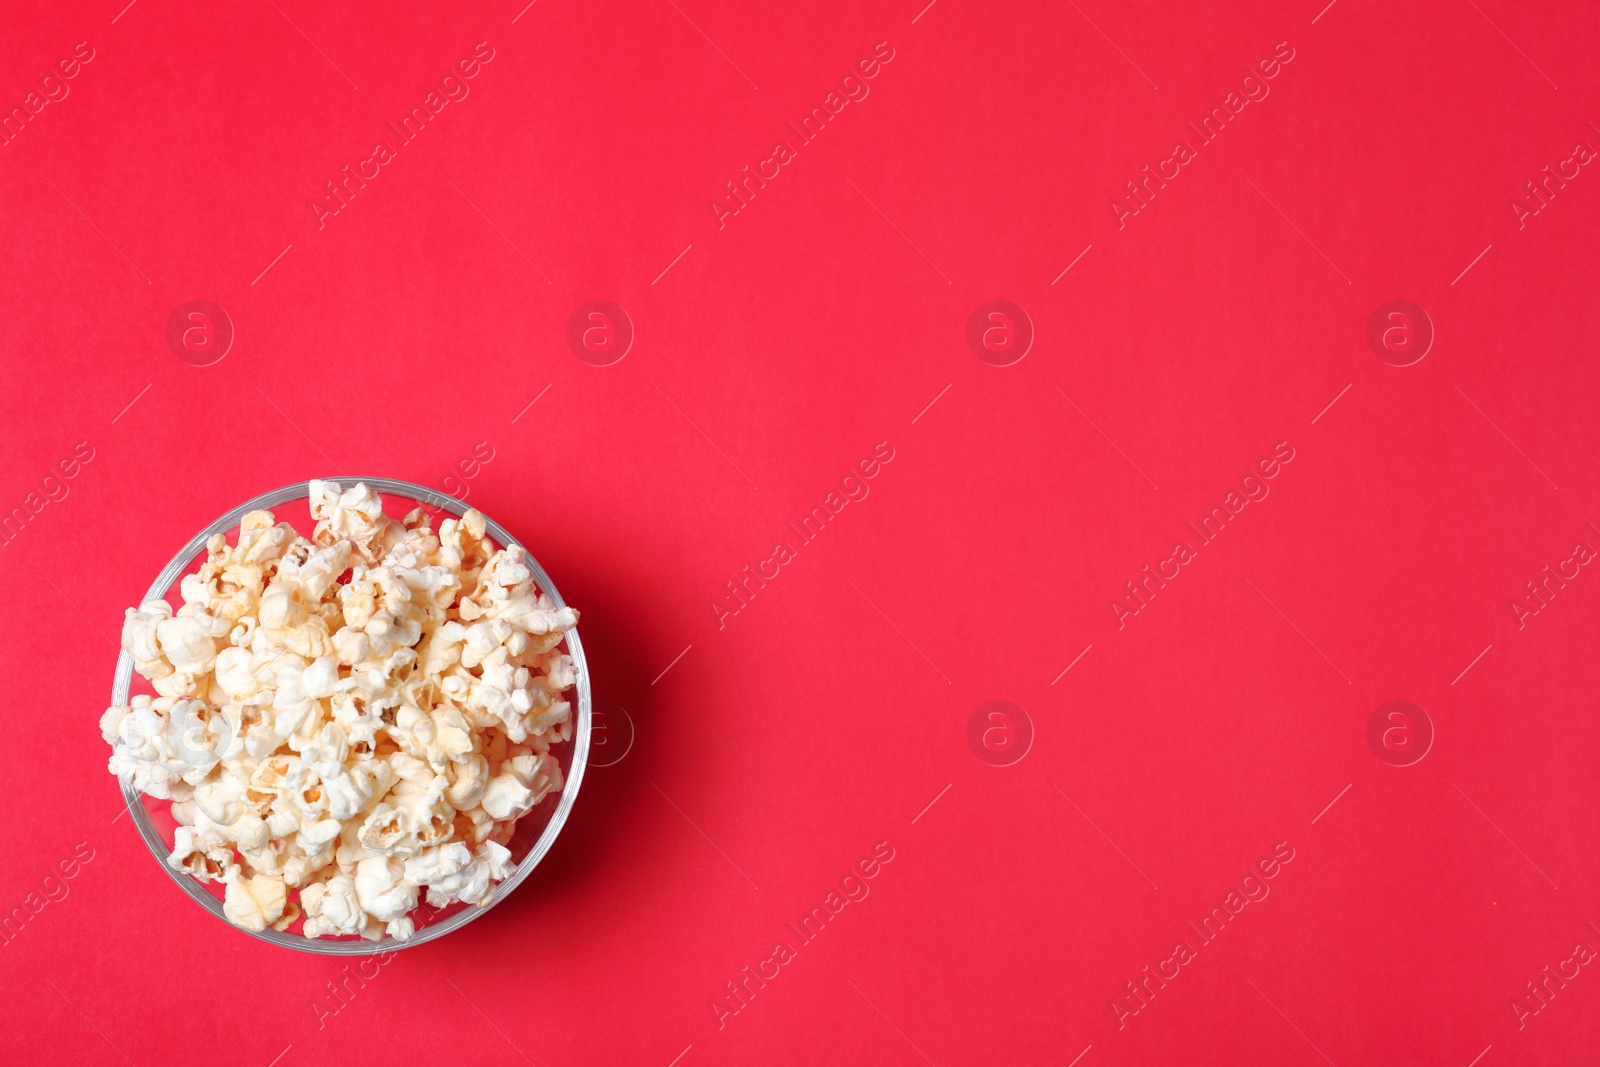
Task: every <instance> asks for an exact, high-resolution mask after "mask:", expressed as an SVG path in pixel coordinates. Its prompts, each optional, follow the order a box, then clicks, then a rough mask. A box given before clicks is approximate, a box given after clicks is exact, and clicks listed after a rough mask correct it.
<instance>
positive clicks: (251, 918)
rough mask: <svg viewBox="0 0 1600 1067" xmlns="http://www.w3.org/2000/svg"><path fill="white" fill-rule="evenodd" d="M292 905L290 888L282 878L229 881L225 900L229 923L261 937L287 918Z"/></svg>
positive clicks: (269, 876)
mask: <svg viewBox="0 0 1600 1067" xmlns="http://www.w3.org/2000/svg"><path fill="white" fill-rule="evenodd" d="M288 902H289V890H288V887H287V886H285V885H284V884H283V879H282V878H275V877H273V876H271V875H266V874H257V875H253V876H251V877H250V878H243V877H235V878H232V879H230V880H229V881H228V887H227V890H226V891H225V893H224V896H223V900H222V913H223V914H224V915H226V916H227V917H228V921H229V922H232V923H234V924H236V925H238V926H242V927H244V928H245V929H246V930H254V931H256V932H257V933H260V932H261V931H262V930H265V929H266V928H267V927H268V926H270V925H273V924H275V923H277V922H278V920H279V919H281V918H282V917H283V913H284V909H285V907H286V905H287V904H288Z"/></svg>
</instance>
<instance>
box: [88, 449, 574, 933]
mask: <svg viewBox="0 0 1600 1067" xmlns="http://www.w3.org/2000/svg"><path fill="white" fill-rule="evenodd" d="M322 480H324V481H332V482H337V483H339V484H340V485H343V486H346V487H348V486H351V485H354V484H355V483H356V482H365V483H366V485H367V486H368V487H369V488H371V489H372V490H373V491H374V492H378V493H387V494H389V495H391V496H398V497H404V498H405V499H407V500H414V501H416V502H417V503H419V504H426V505H428V506H429V507H433V508H438V509H439V510H441V511H448V512H449V513H451V514H452V515H455V516H457V517H459V516H461V515H464V514H466V513H467V511H468V506H467V505H466V504H464V503H462V502H461V501H460V500H457V499H456V498H455V497H452V496H446V495H445V494H443V493H441V492H439V491H437V490H435V489H430V488H428V487H427V486H425V485H417V484H416V483H415V482H405V481H400V480H398V479H395V478H364V477H359V476H356V475H337V476H335V477H332V478H325V479H322ZM310 495H311V487H310V479H307V480H306V481H303V482H296V483H295V484H293V485H286V486H284V487H283V488H281V489H274V490H273V491H272V492H270V493H263V494H261V495H260V496H258V497H255V498H254V499H252V500H247V501H245V502H244V503H243V504H240V505H239V506H238V507H236V508H233V509H231V510H229V511H228V512H226V513H224V514H223V515H221V516H219V517H218V518H217V519H216V520H215V521H214V522H212V523H211V524H209V525H208V526H206V527H205V529H203V530H201V531H200V532H199V533H197V534H195V535H194V536H193V537H191V538H190V539H189V540H188V542H187V543H185V544H184V546H183V547H182V548H180V549H179V550H178V552H177V554H176V555H174V556H173V557H172V560H171V562H169V563H168V564H167V565H166V566H165V567H163V568H162V570H161V573H160V574H158V575H156V580H155V581H154V582H153V583H152V584H151V586H150V589H149V591H148V592H146V593H145V595H144V598H143V600H141V601H140V602H141V603H143V602H144V601H147V600H156V599H163V598H165V597H166V595H167V593H168V592H170V591H171V589H172V586H173V583H174V582H176V581H177V580H178V578H179V577H180V576H181V575H182V574H183V573H184V572H185V571H186V570H188V568H189V565H190V563H192V562H193V561H194V559H195V557H196V556H197V555H199V553H200V550H201V549H203V548H204V547H205V543H206V541H207V540H209V539H210V538H211V536H212V535H213V534H218V533H227V532H228V531H230V530H232V529H233V528H234V527H235V526H237V525H238V524H239V520H240V519H242V518H244V516H245V515H247V514H248V513H250V512H252V511H257V510H260V509H262V508H270V507H275V506H277V505H279V504H286V503H288V502H289V501H291V500H299V499H303V498H307V497H309V496H310ZM485 519H486V522H485V526H486V528H487V530H488V533H489V536H490V537H491V538H493V539H494V542H495V544H496V545H498V546H499V547H501V548H505V547H507V546H510V545H516V546H518V547H520V548H522V549H523V551H524V552H527V546H526V545H523V544H522V542H521V541H519V540H517V539H516V538H515V537H513V536H512V535H511V533H510V532H509V531H508V530H506V528H505V527H503V526H501V525H500V524H499V523H497V522H495V521H494V520H493V519H489V518H487V516H486V517H485ZM527 564H528V569H529V570H531V571H532V572H533V577H534V581H535V583H536V584H537V585H538V587H539V590H540V591H541V592H543V593H544V594H545V595H547V596H549V597H550V599H551V600H553V601H555V604H556V606H557V607H558V608H559V607H565V606H566V601H564V600H562V599H561V594H560V593H559V592H557V591H556V587H555V583H554V582H552V581H551V580H550V576H549V575H548V574H546V573H545V570H544V568H543V567H542V566H540V565H539V561H538V560H536V559H535V558H534V557H533V554H532V553H531V552H529V553H527ZM566 645H567V651H568V653H569V654H570V655H571V656H572V662H573V666H574V667H575V669H576V671H577V676H578V684H577V687H576V688H577V691H578V699H577V702H576V708H577V720H576V723H575V728H574V730H573V735H572V740H573V745H572V765H571V767H570V768H568V769H567V770H566V771H565V774H564V776H563V777H564V779H565V780H564V782H563V784H562V787H561V795H560V798H559V799H558V800H557V802H556V808H555V811H554V812H553V813H552V814H551V816H550V821H549V822H548V823H547V824H546V825H545V828H544V832H543V833H541V834H540V835H539V840H538V841H536V842H534V845H533V848H532V849H531V850H530V851H529V852H528V854H527V855H526V856H524V857H523V858H522V860H521V861H520V862H519V863H518V864H517V869H516V870H515V871H513V872H512V874H511V875H510V877H508V878H506V879H505V880H504V881H502V882H500V883H498V884H497V885H496V886H495V887H494V895H493V896H492V897H491V898H490V901H489V903H488V904H487V905H485V906H483V907H481V908H480V907H472V906H468V907H466V908H463V909H461V910H460V911H457V912H455V913H454V914H452V915H449V916H447V917H445V918H443V919H441V920H439V921H438V922H436V923H430V924H429V925H427V926H424V927H423V928H422V929H420V930H418V931H417V932H416V934H415V936H413V937H412V938H410V939H409V940H406V941H398V940H396V939H394V938H392V937H389V936H387V935H386V936H384V937H383V938H381V939H379V940H377V941H368V940H366V939H365V938H359V939H353V940H329V939H325V938H318V937H305V936H303V935H301V934H291V933H288V932H286V931H279V930H274V929H272V928H271V927H270V926H269V927H267V928H266V929H265V930H262V931H260V932H257V931H255V930H247V929H245V928H244V927H242V926H236V925H234V924H233V923H232V922H230V921H229V920H228V917H227V916H226V915H225V914H224V913H223V910H222V901H221V900H219V899H218V898H216V897H214V896H212V895H211V894H210V893H209V892H207V891H206V889H205V887H204V886H203V885H201V884H200V883H199V882H197V881H196V880H195V879H194V878H193V877H191V876H190V875H189V874H188V873H187V872H184V871H176V870H173V869H172V867H170V866H168V864H167V856H168V854H169V853H170V852H171V847H170V846H169V845H168V844H167V843H166V841H165V840H164V839H163V838H162V836H161V831H160V830H159V829H158V828H157V827H156V825H155V822H154V820H152V819H151V817H150V812H149V811H148V810H147V809H146V808H145V806H144V803H143V801H142V800H141V799H140V798H141V797H142V796H143V794H141V793H140V792H139V791H138V790H137V789H135V788H133V786H132V785H131V784H129V783H128V782H121V783H120V784H121V786H122V798H123V802H124V803H125V804H126V805H127V807H128V811H129V812H130V813H131V814H132V816H133V822H134V825H135V826H137V827H138V828H139V835H140V836H141V837H142V838H144V843H145V844H146V845H147V846H149V848H150V853H151V855H153V856H154V857H155V858H156V862H157V863H158V864H159V866H160V867H161V869H162V870H163V871H165V872H166V873H167V875H168V877H170V878H171V879H172V880H173V881H174V882H175V883H177V885H178V886H179V887H180V888H181V889H182V890H183V891H184V892H185V893H187V894H188V895H189V897H190V898H191V899H193V900H194V901H195V902H196V903H198V904H199V905H200V906H202V907H203V908H205V909H206V910H207V911H209V912H210V913H211V914H213V915H215V916H216V917H217V918H218V919H219V920H221V921H222V922H224V923H227V925H228V928H229V929H231V930H236V931H238V932H240V933H244V934H249V935H250V936H251V937H254V938H256V939H258V940H260V941H266V942H269V943H271V944H274V945H281V946H282V947H284V948H291V949H296V950H298V951H300V952H311V953H315V954H318V955H324V956H371V955H375V954H377V953H380V952H394V951H398V950H400V949H406V948H416V947H417V946H419V945H425V944H427V943H428V942H430V941H437V940H438V939H439V938H441V937H443V936H445V935H446V934H448V933H452V932H453V931H456V930H459V929H461V927H463V926H465V925H467V923H469V922H472V921H473V920H474V919H477V918H480V917H481V916H483V915H484V914H485V913H487V912H488V911H489V910H490V909H491V908H493V907H494V906H495V905H496V904H499V903H500V902H501V901H502V900H504V899H505V898H506V897H508V896H510V895H511V893H512V891H513V890H515V889H516V888H517V886H519V885H521V884H522V881H523V879H525V878H527V877H528V875H529V874H531V873H532V872H533V869H534V868H535V867H537V866H538V865H539V863H540V861H541V860H543V859H544V857H545V854H546V853H548V852H549V851H550V848H551V846H553V845H554V844H555V841H556V836H557V835H558V834H560V833H561V828H562V826H564V825H565V824H566V821H567V816H568V815H569V814H570V813H571V811H572V806H573V804H574V803H576V801H577V797H578V787H579V786H580V785H582V784H583V771H584V768H585V767H586V766H587V765H588V762H589V730H590V721H591V714H592V709H591V700H590V690H589V666H588V663H587V661H586V660H585V659H584V655H583V642H582V641H581V640H579V638H578V631H577V629H576V628H573V629H571V630H569V631H567V634H566ZM132 684H133V657H132V656H131V655H129V653H128V651H127V650H126V649H124V650H122V651H121V652H119V653H118V654H117V673H116V677H115V679H114V680H113V682H112V685H111V703H112V705H113V706H126V705H127V703H128V693H129V690H130V688H131V686H132ZM542 803H543V802H541V804H542ZM536 810H537V809H536ZM530 814H531V813H530Z"/></svg>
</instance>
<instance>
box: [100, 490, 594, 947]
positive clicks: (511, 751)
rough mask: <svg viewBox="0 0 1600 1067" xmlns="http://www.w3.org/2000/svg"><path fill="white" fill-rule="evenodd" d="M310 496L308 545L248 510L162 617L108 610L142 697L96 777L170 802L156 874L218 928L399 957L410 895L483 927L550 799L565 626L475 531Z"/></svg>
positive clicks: (561, 713)
mask: <svg viewBox="0 0 1600 1067" xmlns="http://www.w3.org/2000/svg"><path fill="white" fill-rule="evenodd" d="M310 488H311V494H310V495H311V500H310V502H311V515H312V517H313V518H314V519H315V520H316V528H315V529H314V531H313V532H312V535H311V537H310V539H309V540H308V539H307V538H305V537H303V536H301V535H300V534H298V533H296V532H295V530H294V528H293V527H292V526H290V525H289V524H288V523H286V522H282V523H277V524H276V525H274V523H273V516H272V513H271V512H269V511H253V512H251V513H250V514H248V515H246V516H245V517H244V519H243V520H242V521H241V522H240V524H239V535H238V543H237V544H236V545H232V546H230V545H229V544H228V542H227V538H226V537H225V536H224V535H222V534H217V535H215V536H213V537H212V538H211V539H210V541H208V542H207V544H206V560H205V562H204V563H203V564H202V565H201V566H200V569H199V571H198V572H196V573H193V574H190V575H188V576H187V577H185V578H184V579H183V581H182V585H181V593H182V597H183V606H182V607H180V608H179V609H178V610H177V611H176V612H174V611H173V610H172V606H171V605H170V604H169V603H167V602H166V601H165V600H152V601H149V602H148V603H146V604H144V605H143V606H141V607H139V608H136V609H135V608H129V609H128V612H127V619H126V621H125V622H124V624H123V628H122V647H123V648H124V649H126V650H127V651H128V652H129V653H130V654H131V655H132V656H133V660H134V668H135V669H136V670H137V671H138V672H139V673H140V674H141V675H143V676H144V677H145V678H147V679H149V680H150V683H151V685H152V686H153V687H154V688H155V691H156V693H157V694H158V695H157V696H155V697H150V696H136V697H134V698H133V699H132V700H131V701H130V703H129V705H128V706H127V707H113V708H110V709H108V710H107V711H106V713H105V715H104V716H103V717H102V718H101V720H100V731H101V734H102V735H103V736H104V737H105V739H106V741H107V742H108V743H109V744H110V745H111V746H112V751H111V762H110V769H111V772H112V773H113V774H115V775H117V776H119V777H120V778H122V779H123V781H125V782H129V783H131V784H132V785H133V786H134V788H136V789H138V790H139V791H140V792H143V793H145V794H147V795H149V796H152V797H157V798H161V799H166V800H171V801H172V814H173V816H174V817H175V818H176V819H177V821H178V823H179V825H178V828H177V831H176V835H175V837H176V841H175V844H176V847H175V848H174V849H173V850H172V855H171V856H169V857H168V859H167V862H168V863H169V864H171V865H172V867H174V868H175V869H178V870H186V871H188V872H189V873H190V874H191V875H193V876H194V877H195V878H197V879H199V880H200V881H202V882H211V881H218V882H222V883H225V886H226V889H225V897H224V911H225V912H226V913H227V916H228V918H229V919H230V920H232V921H233V922H234V923H236V924H238V925H239V926H243V927H245V928H247V929H250V930H256V931H260V930H263V929H265V928H266V927H267V926H268V925H271V926H272V927H273V928H275V929H278V930H285V929H287V928H288V927H289V926H290V924H292V923H293V922H294V921H295V920H296V919H298V918H299V917H300V916H301V915H304V917H305V923H304V926H303V928H302V929H303V931H304V934H305V936H307V937H321V936H324V935H360V936H362V937H365V938H369V939H373V940H376V939H378V938H380V937H382V936H383V935H384V934H388V935H389V936H390V937H393V938H396V939H398V940H405V939H407V938H409V937H411V936H412V934H413V933H414V932H415V925H414V922H413V919H412V918H411V916H410V914H409V913H410V912H411V911H412V910H413V909H414V908H416V907H417V905H418V898H419V896H421V895H423V894H424V891H425V895H426V899H427V902H428V903H429V904H430V905H432V906H433V907H435V908H442V907H445V906H446V905H448V904H450V903H453V902H455V901H465V902H468V903H472V904H477V905H479V906H483V905H486V904H488V903H489V900H490V897H491V896H492V893H493V886H494V883H496V882H498V881H500V880H501V879H503V878H505V877H506V876H507V875H508V874H509V873H510V872H511V871H512V869H513V867H514V864H513V862H512V859H511V853H510V851H509V850H508V849H507V848H506V845H507V843H508V842H509V841H510V839H511V836H512V833H513V831H514V829H515V826H516V822H517V820H518V819H519V818H520V817H522V816H523V815H525V814H527V813H528V811H529V810H530V809H532V808H533V806H534V805H535V804H538V803H539V801H540V800H541V799H543V798H544V797H545V796H547V795H549V794H551V793H557V794H559V792H560V791H561V785H562V777H561V767H560V765H559V764H558V762H557V761H556V758H555V757H554V756H552V755H551V753H550V747H551V746H552V745H554V744H556V743H558V742H561V741H565V740H567V739H568V738H569V737H570V736H571V732H572V707H571V705H570V704H569V703H568V701H567V700H565V699H564V698H563V693H565V692H566V690H568V689H569V688H571V687H572V686H573V685H575V684H576V682H577V674H576V671H575V669H574V667H573V663H572V658H571V657H570V656H568V655H567V654H565V653H564V652H561V651H559V650H558V648H557V646H558V645H560V643H561V640H562V637H563V635H564V634H565V633H566V632H567V631H568V630H570V629H572V628H573V627H574V626H575V625H576V624H577V621H578V613H577V612H576V611H574V610H572V609H571V608H557V607H556V606H555V604H554V603H553V602H552V601H551V600H550V598H549V597H548V596H546V595H544V594H543V593H541V592H539V590H537V589H536V588H535V587H534V585H533V575H532V573H531V572H530V570H529V569H528V566H527V562H526V557H525V555H524V553H523V550H522V549H521V548H520V547H515V546H514V547H510V548H503V549H498V550H496V549H495V548H494V546H493V545H492V544H490V543H489V542H488V541H487V540H486V539H485V537H484V528H485V527H484V517H483V515H482V514H480V513H479V512H477V511H476V510H472V511H468V512H467V513H466V515H464V516H463V517H461V518H460V519H455V518H448V519H446V520H444V522H442V523H441V524H440V526H439V530H438V532H437V533H435V532H434V531H433V530H432V528H431V526H430V524H429V522H428V519H427V517H426V514H425V513H424V512H423V510H422V509H421V508H417V509H416V510H414V511H412V512H411V513H410V514H408V515H407V516H406V517H405V518H404V519H403V520H401V521H399V522H396V521H394V520H392V519H390V518H389V517H388V516H387V515H385V514H384V512H383V505H382V503H381V501H380V500H379V498H378V495H377V494H376V493H374V492H373V491H372V490H371V489H369V488H368V487H367V486H366V485H364V484H360V483H358V484H357V485H355V486H354V487H353V488H351V489H348V490H345V489H343V488H342V487H341V486H340V485H339V484H338V483H336V482H324V481H313V482H312V483H311V486H310ZM292 898H298V899H297V900H296V899H292Z"/></svg>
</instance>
